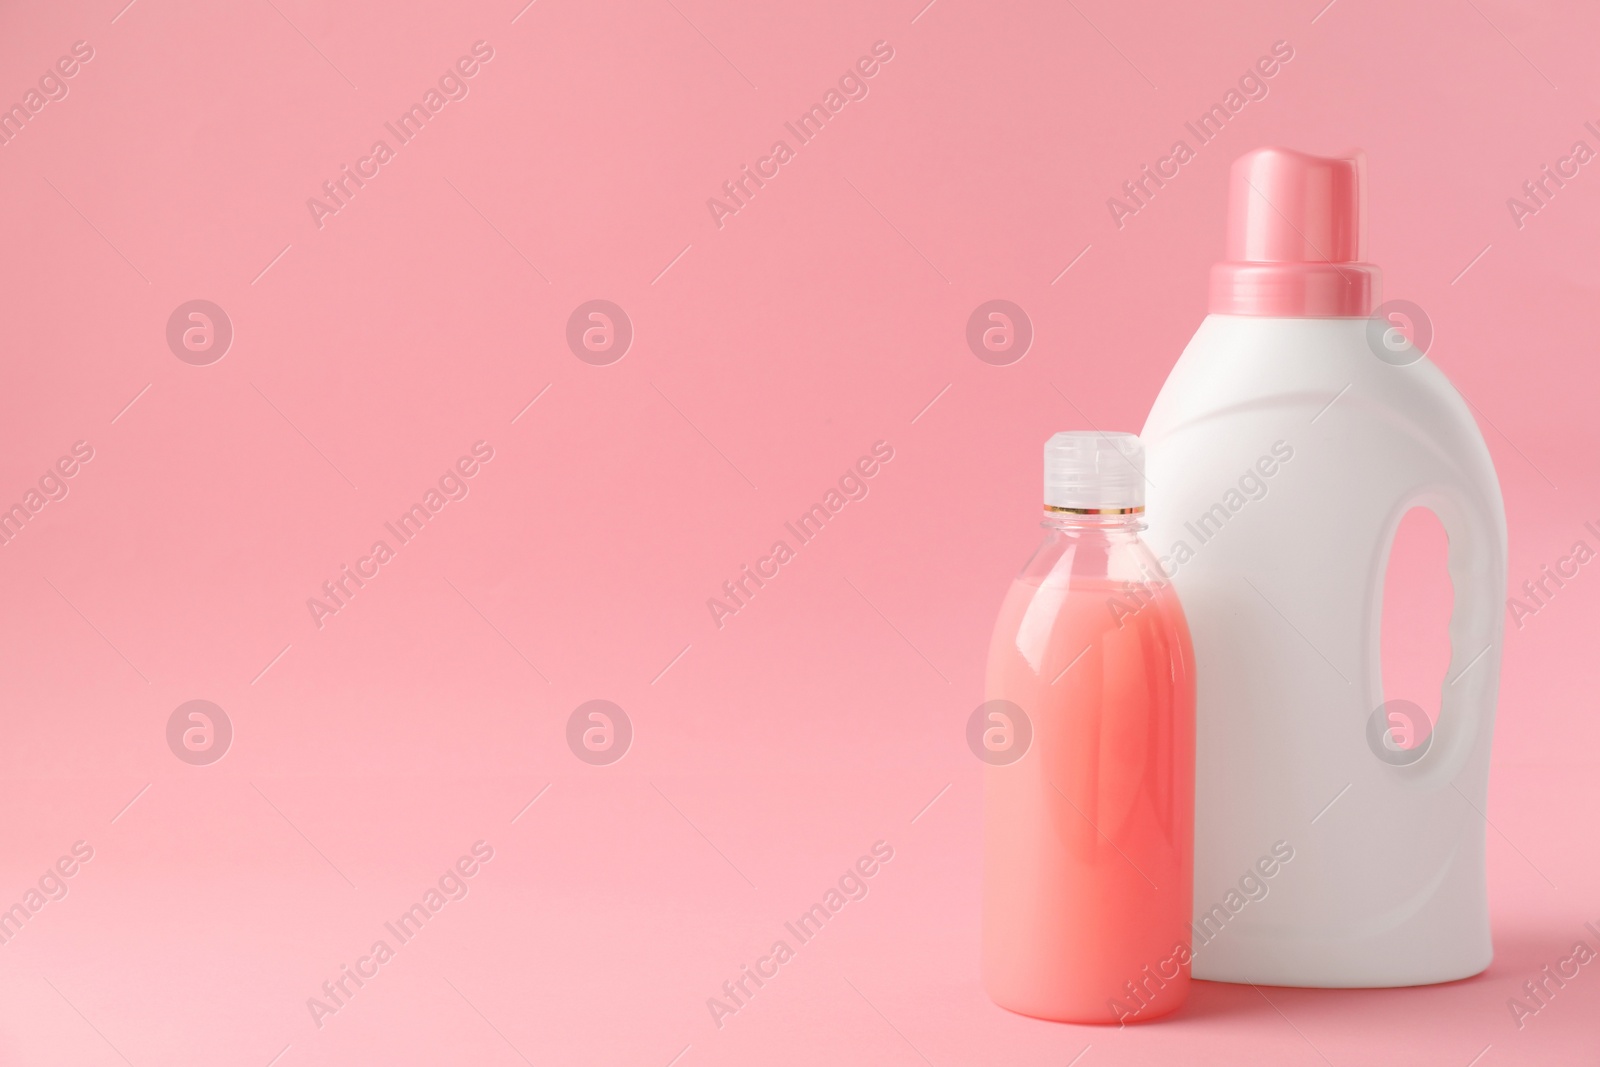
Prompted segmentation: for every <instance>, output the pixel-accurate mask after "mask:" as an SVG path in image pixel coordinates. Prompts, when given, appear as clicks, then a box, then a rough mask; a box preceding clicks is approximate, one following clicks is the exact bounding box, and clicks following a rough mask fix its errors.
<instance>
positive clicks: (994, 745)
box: [983, 433, 1194, 1023]
mask: <svg viewBox="0 0 1600 1067" xmlns="http://www.w3.org/2000/svg"><path fill="white" fill-rule="evenodd" d="M1065 438H1071V439H1072V440H1070V441H1063V439H1065ZM1052 448H1053V449H1056V450H1057V453H1056V454H1055V455H1052V452H1051V449H1052ZM1063 450H1064V454H1063ZM1142 458H1143V457H1142V450H1140V449H1139V445H1138V439H1137V438H1134V437H1132V436H1131V435H1126V434H1118V435H1106V434H1099V433H1094V434H1085V435H1078V434H1072V435H1068V434H1058V435H1057V436H1056V437H1055V438H1053V439H1052V441H1051V445H1050V446H1047V468H1048V467H1049V465H1050V464H1051V463H1055V464H1057V465H1061V464H1079V465H1082V464H1085V463H1087V464H1090V465H1091V467H1093V468H1095V469H1093V470H1091V471H1090V472H1089V474H1087V475H1085V474H1083V473H1082V472H1081V471H1080V472H1079V473H1078V475H1076V476H1075V477H1076V481H1073V480H1072V479H1068V481H1069V482H1071V484H1060V483H1061V479H1060V478H1058V479H1057V482H1058V484H1056V485H1054V486H1053V487H1052V486H1051V485H1050V483H1049V480H1048V478H1047V494H1046V500H1047V504H1048V502H1050V501H1053V500H1063V499H1064V500H1067V501H1069V502H1068V503H1066V504H1057V505H1055V506H1053V507H1049V506H1047V511H1046V521H1045V523H1044V525H1045V528H1046V531H1047V533H1046V537H1045V541H1044V544H1043V545H1042V546H1041V547H1040V548H1039V550H1038V551H1037V552H1036V553H1035V554H1034V557H1033V559H1031V560H1030V561H1029V563H1028V565H1027V566H1026V567H1025V568H1024V570H1023V573H1022V574H1021V575H1020V576H1019V577H1018V578H1017V579H1016V581H1015V582H1014V583H1013V584H1012V586H1011V589H1010V592H1009V593H1008V594H1007V596H1006V599H1005V603H1004V605H1003V606H1002V607H1001V610H1000V617H999V620H998V622H997V623H996V624H995V630H994V639H993V642H992V644H991V646H990V652H989V664H988V684H987V694H986V696H987V700H988V701H989V703H987V704H986V705H985V711H986V713H987V720H986V721H987V722H988V723H989V724H990V729H989V731H988V732H987V733H986V734H985V742H986V747H987V749H988V751H989V752H990V753H991V755H990V756H986V757H985V758H986V761H987V762H989V766H988V767H986V768H985V782H984V913H983V971H984V982H985V985H986V987H987V989H988V992H989V995H990V997H991V998H992V999H993V1000H994V1001H995V1002H996V1003H997V1004H1000V1005H1001V1006H1002V1007H1006V1008H1009V1009H1011V1010H1012V1011H1017V1012H1021V1013H1023V1014H1025V1015H1032V1016H1037V1017H1039V1018H1045V1019H1057V1020H1063V1021H1070V1022H1080V1023H1119V1022H1132V1021H1143V1020H1146V1019H1151V1018H1155V1017H1157V1016H1160V1015H1164V1014H1166V1013H1168V1012H1170V1011H1172V1010H1174V1009H1175V1008H1177V1007H1178V1006H1179V1005H1180V1004H1182V1002H1183V999H1184V997H1185V995H1186V994H1187V992H1188V986H1189V955H1190V949H1189V945H1190V928H1189V919H1190V910H1191V906H1192V903H1193V902H1192V899H1191V897H1192V884H1193V842H1194V667H1193V663H1194V657H1193V650H1192V648H1191V646H1190V643H1189V631H1188V626H1187V624H1186V623H1185V621H1184V617H1183V610H1182V608H1181V607H1180V606H1179V604H1178V601H1177V598H1176V595H1175V594H1174V593H1173V591H1172V587H1171V585H1170V584H1168V583H1167V582H1166V580H1165V576H1164V575H1163V574H1162V572H1161V570H1160V568H1159V565H1158V563H1157V562H1156V559H1155V557H1154V556H1153V554H1151V552H1150V551H1149V549H1148V548H1146V547H1145V545H1144V543H1143V542H1142V541H1141V540H1140V539H1139V536H1138V531H1139V530H1140V529H1142V528H1143V525H1142V523H1141V522H1140V519H1141V514H1140V512H1142V506H1139V505H1142V501H1143V495H1142ZM1118 463H1121V464H1136V465H1137V469H1134V468H1133V467H1132V466H1130V469H1133V471H1134V472H1133V473H1132V474H1130V473H1128V471H1124V470H1118V469H1115V468H1116V465H1117V464H1118ZM1095 470H1098V476H1096V474H1095ZM1058 473H1059V471H1058ZM1135 479H1137V480H1135ZM1052 489H1053V490H1054V491H1053V492H1052ZM1130 500H1132V501H1136V503H1135V504H1130V503H1129V501H1130ZM1008 749H1009V751H1008ZM1018 752H1020V753H1021V755H1020V756H1018V755H1017V753H1018Z"/></svg>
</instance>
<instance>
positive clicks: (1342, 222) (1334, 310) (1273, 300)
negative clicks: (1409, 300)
mask: <svg viewBox="0 0 1600 1067" xmlns="http://www.w3.org/2000/svg"><path fill="white" fill-rule="evenodd" d="M1365 199H1366V160H1365V158H1364V157H1363V156H1361V155H1360V154H1357V155H1355V156H1354V157H1352V158H1349V159H1323V158H1321V157H1318V156H1308V155H1305V154H1304V153H1301V152H1294V151H1291V150H1289V149H1287V148H1258V149H1256V150H1255V151H1254V152H1247V153H1246V154H1244V155H1242V156H1240V157H1239V158H1238V159H1236V160H1234V163H1233V171H1232V174H1231V175H1230V176H1229V190H1228V259H1227V262H1225V263H1218V264H1216V265H1215V266H1213V267H1212V268H1211V311H1212V313H1213V314H1217V315H1273V316H1284V317H1305V318H1359V317H1363V316H1366V315H1370V314H1371V313H1372V306H1373V304H1374V303H1376V302H1377V299H1378V280H1379V278H1378V268H1377V267H1375V266H1373V265H1372V264H1370V263H1364V262H1362V259H1363V257H1364V256H1365V254H1366V220H1365V218H1364V212H1363V208H1364V207H1365V205H1364V203H1363V201H1364V200H1365Z"/></svg>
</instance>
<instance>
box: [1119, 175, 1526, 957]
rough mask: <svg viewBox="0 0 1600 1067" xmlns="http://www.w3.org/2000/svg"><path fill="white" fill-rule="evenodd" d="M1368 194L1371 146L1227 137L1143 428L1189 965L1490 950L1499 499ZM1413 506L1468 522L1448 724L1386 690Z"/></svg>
mask: <svg viewBox="0 0 1600 1067" xmlns="http://www.w3.org/2000/svg"><path fill="white" fill-rule="evenodd" d="M1363 197H1364V167H1363V163H1362V161H1361V159H1359V158H1356V159H1319V158H1316V157H1312V156H1306V155H1302V154H1300V153H1298V152H1291V151H1288V150H1285V149H1279V148H1264V149H1259V150H1257V151H1254V152H1251V153H1249V154H1248V155H1245V156H1243V157H1241V158H1240V159H1239V160H1237V161H1236V162H1235V163H1234V166H1233V172H1232V176H1231V190H1230V200H1231V202H1230V205H1229V215H1230V217H1229V224H1228V226H1229V229H1228V261H1227V262H1224V263H1220V264H1218V265H1216V266H1215V267H1214V268H1213V271H1212V277H1211V309H1210V310H1211V313H1210V314H1209V315H1208V316H1207V317H1206V319H1205V321H1204V322H1203V323H1201V325H1200V329H1199V331H1198V332H1196V334H1195V335H1194V339H1193V340H1191V341H1190V342H1189V346H1188V347H1187V348H1186V349H1185V350H1184V352H1183V355H1182V356H1181V357H1180V358H1179V360H1178V362H1177V364H1176V366H1174V367H1173V370H1172V374H1171V375H1170V376H1169V377H1168V379H1167V383H1166V385H1165V387H1164V388H1163V389H1162V390H1161V394H1160V396H1159V397H1157V399H1156V402H1155V406H1154V407H1153V408H1152V410H1151V412H1150V419H1149V421H1148V422H1147V423H1146V424H1145V427H1144V432H1143V434H1141V436H1142V438H1143V440H1144V442H1145V446H1146V448H1147V450H1148V466H1147V478H1148V485H1147V486H1146V492H1147V499H1148V518H1149V522H1150V526H1149V534H1148V535H1147V541H1148V542H1149V544H1150V546H1151V548H1152V549H1153V550H1154V551H1155V552H1156V554H1157V555H1158V556H1159V557H1160V558H1161V564H1162V566H1163V568H1164V569H1165V570H1166V571H1167V574H1168V576H1169V577H1170V578H1171V580H1172V582H1173V584H1174V585H1175V586H1176V589H1177V593H1178V597H1179V599H1180V601H1181V602H1182V604H1183V608H1184V612H1185V613H1186V614H1187V616H1188V620H1189V626H1190V629H1191V631H1192V634H1193V640H1194V653H1195V665H1196V686H1197V692H1196V696H1197V705H1196V768H1195V770H1196V774H1195V789H1196V792H1195V842H1194V849H1195V860H1194V900H1195V909H1194V926H1193V957H1194V959H1193V975H1194V977H1196V978H1207V979H1212V980H1215V981H1225V982H1254V983H1261V984H1273V985H1288V986H1401V985H1418V984H1423V983H1428V982H1445V981H1450V980H1452V979H1457V978H1465V977H1467V976H1469V975H1473V974H1477V973H1478V972H1479V971H1482V970H1483V969H1484V968H1486V967H1487V966H1488V965H1489V961H1490V958H1491V956H1492V954H1493V950H1492V947H1491V945H1490V940H1489V908H1488V898H1487V894H1486V890H1485V882H1484V832H1485V815H1484V813H1485V812H1486V811H1487V807H1486V800H1487V792H1488V775H1489V745H1490V741H1491V737H1492V734H1493V727H1494V709H1495V696H1496V691H1497V689H1498V686H1499V676H1500V650H1501V640H1502V636H1503V619H1502V607H1501V605H1502V604H1503V603H1504V597H1505V582H1506V523H1505V511H1504V507H1503V505H1502V503H1501V499H1500V488H1499V484H1498V482H1497V481H1496V479H1495V473H1494V467H1493V465H1492V463H1491V462H1490V459H1489V452H1488V449H1487V448H1486V447H1485V445H1484V441H1483V438H1482V436H1481V435H1480V434H1479V433H1478V429H1477V426H1476V424H1475V423H1474V421H1473V418H1472V415H1471V412H1470V411H1469V409H1468V407H1467V404H1466V403H1465V402H1464V401H1463V400H1462V398H1461V396H1460V394H1458V393H1457V392H1456V391H1455V389H1454V388H1452V387H1451V385H1450V383H1449V381H1448V380H1446V378H1445V376H1444V374H1443V373H1442V372H1441V371H1440V370H1439V369H1438V368H1437V367H1435V366H1434V365H1433V364H1432V363H1431V362H1429V361H1428V360H1427V359H1426V358H1424V357H1423V355H1422V353H1421V352H1420V351H1419V350H1418V349H1416V348H1414V347H1412V346H1411V344H1410V342H1409V341H1407V340H1406V339H1405V338H1404V337H1402V336H1400V334H1399V333H1398V331H1396V330H1394V329H1393V328H1392V323H1391V322H1390V321H1388V320H1387V319H1385V318H1375V317H1373V316H1374V307H1373V305H1374V301H1375V300H1376V299H1377V297H1378V271H1377V269H1376V268H1375V267H1373V266H1372V265H1371V264H1368V263H1365V262H1362V260H1363V258H1364V256H1363V253H1364V235H1363V220H1362V209H1363V203H1362V201H1363ZM1416 506H1421V507H1425V508H1429V509H1431V510H1432V511H1433V512H1434V513H1435V514H1436V515H1437V516H1438V518H1439V520H1440V522H1441V524H1442V525H1443V527H1444V530H1445V532H1446V534H1447V535H1448V537H1449V543H1450V547H1449V557H1448V568H1449V575H1450V580H1451V583H1452V585H1453V587H1454V603H1453V607H1452V613H1451V616H1450V626H1449V634H1450V666H1449V669H1448V672H1447V673H1446V675H1445V681H1444V683H1443V686H1442V688H1443V693H1442V699H1441V702H1440V707H1439V714H1438V721H1437V723H1436V724H1435V725H1434V726H1433V727H1432V730H1431V732H1429V729H1428V722H1427V719H1426V716H1423V715H1419V714H1418V713H1417V712H1418V709H1416V707H1415V705H1406V704H1405V703H1404V702H1402V701H1395V702H1393V703H1391V704H1390V705H1389V706H1387V707H1386V706H1384V693H1383V683H1382V671H1381V665H1380V662H1379V630H1380V620H1381V615H1382V600H1383V584H1384V576H1385V571H1386V569H1387V565H1388V560H1389V549H1390V545H1391V544H1392V542H1393V539H1394V535H1395V531H1396V529H1397V527H1398V526H1399V524H1400V520H1401V518H1402V516H1404V515H1405V513H1406V512H1407V511H1408V510H1410V509H1411V508H1413V507H1416ZM1395 695H1397V694H1391V696H1395ZM1419 719H1420V721H1418V720H1419ZM1423 734H1426V735H1427V736H1426V739H1425V743H1420V744H1419V743H1418V738H1419V737H1420V736H1421V735H1423Z"/></svg>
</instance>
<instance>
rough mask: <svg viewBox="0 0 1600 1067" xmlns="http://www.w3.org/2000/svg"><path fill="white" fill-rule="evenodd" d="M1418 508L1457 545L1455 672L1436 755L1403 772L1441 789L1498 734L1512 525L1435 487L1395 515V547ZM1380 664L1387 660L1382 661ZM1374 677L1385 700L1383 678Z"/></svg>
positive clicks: (1455, 491) (1448, 683)
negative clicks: (1487, 737) (1404, 522)
mask: <svg viewBox="0 0 1600 1067" xmlns="http://www.w3.org/2000/svg"><path fill="white" fill-rule="evenodd" d="M1414 507H1424V508H1427V509H1428V510H1430V511H1432V512H1433V513H1434V515H1436V516H1437V517H1438V519H1439V522H1440V524H1441V525H1442V526H1443V527H1444V532H1445V536H1446V537H1447V538H1448V539H1449V549H1448V559H1447V568H1448V571H1449V575H1450V585H1451V589H1452V592H1453V601H1454V602H1453V604H1452V605H1451V609H1450V625H1449V634H1450V665H1449V667H1448V668H1447V669H1446V671H1445V676H1444V679H1443V681H1442V682H1441V684H1440V697H1439V718H1438V721H1437V722H1436V723H1435V724H1434V728H1433V733H1432V735H1431V738H1430V740H1429V751H1428V753H1427V754H1426V755H1425V756H1424V757H1423V758H1422V759H1419V760H1418V761H1417V762H1415V763H1412V764H1408V765H1405V766H1401V767H1397V768H1395V769H1396V770H1397V771H1399V772H1400V773H1401V774H1402V775H1403V776H1405V777H1406V778H1408V779H1410V780H1412V781H1413V782H1415V783H1416V784H1418V785H1424V786H1431V787H1435V788H1438V787H1442V786H1444V785H1445V784H1446V783H1448V782H1450V781H1451V780H1453V779H1454V778H1455V777H1456V776H1457V775H1458V774H1460V773H1461V769H1462V767H1463V766H1464V765H1465V764H1466V761H1467V759H1468V757H1469V756H1470V755H1471V753H1472V751H1473V750H1474V748H1475V747H1476V745H1477V741H1478V738H1479V736H1480V735H1482V734H1483V733H1485V732H1487V731H1490V730H1492V729H1493V727H1494V710H1495V701H1496V697H1497V694H1498V692H1499V686H1500V651H1501V648H1502V643H1503V641H1504V634H1505V614H1504V610H1503V605H1504V597H1505V582H1506V576H1505V562H1504V561H1505V520H1504V519H1503V518H1502V517H1501V515H1500V513H1499V511H1498V509H1496V508H1494V507H1492V506H1491V505H1490V503H1489V502H1487V501H1485V500H1483V499H1482V498H1481V497H1479V496H1477V495H1476V494H1470V493H1468V492H1466V491H1464V490H1463V489H1461V488H1460V487H1458V486H1453V485H1448V484H1444V485H1435V486H1431V487H1428V488H1426V489H1423V490H1421V491H1420V492H1418V493H1416V494H1414V495H1413V496H1411V497H1410V499H1409V500H1407V501H1406V502H1405V503H1404V504H1403V506H1402V507H1401V508H1400V509H1399V510H1398V511H1397V512H1396V513H1395V515H1394V516H1393V518H1392V520H1391V522H1390V526H1389V537H1388V542H1387V545H1392V544H1393V542H1394V535H1395V531H1396V530H1398V528H1399V525H1400V520H1401V519H1402V518H1403V517H1404V516H1405V514H1406V512H1408V511H1410V510H1411V509H1412V508H1414ZM1383 556H1384V560H1383V563H1384V566H1383V567H1382V568H1380V570H1379V573H1378V575H1377V580H1378V583H1379V586H1378V588H1379V590H1380V592H1379V595H1378V597H1377V598H1376V603H1377V607H1378V616H1379V621H1378V626H1379V627H1380V628H1381V625H1382V593H1381V590H1382V583H1383V581H1384V579H1385V577H1386V573H1387V570H1388V548H1387V547H1386V548H1385V550H1384V553H1383ZM1375 632H1378V631H1375ZM1373 662H1374V663H1378V662H1380V661H1379V660H1378V659H1377V658H1376V657H1374V660H1373ZM1374 673H1375V674H1376V691H1377V694H1378V698H1379V700H1380V701H1381V700H1382V699H1383V678H1382V673H1381V671H1377V672H1374Z"/></svg>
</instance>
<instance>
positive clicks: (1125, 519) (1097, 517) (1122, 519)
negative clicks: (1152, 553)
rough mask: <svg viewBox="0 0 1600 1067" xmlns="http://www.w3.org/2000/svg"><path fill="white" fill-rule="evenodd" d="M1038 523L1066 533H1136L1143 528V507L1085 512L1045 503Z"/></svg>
mask: <svg viewBox="0 0 1600 1067" xmlns="http://www.w3.org/2000/svg"><path fill="white" fill-rule="evenodd" d="M1039 525H1040V526H1043V527H1044V528H1045V529H1047V530H1059V531H1061V532H1062V533H1068V534H1071V533H1085V532H1093V533H1103V534H1114V533H1128V534H1133V535H1137V534H1138V533H1139V532H1140V531H1141V530H1143V529H1144V528H1145V521H1144V509H1143V508H1139V509H1138V510H1118V511H1090V512H1086V511H1080V510H1076V509H1074V510H1066V509H1063V508H1052V507H1051V506H1049V505H1048V504H1046V505H1045V508H1044V517H1043V518H1042V519H1041V520H1040V522H1039Z"/></svg>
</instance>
